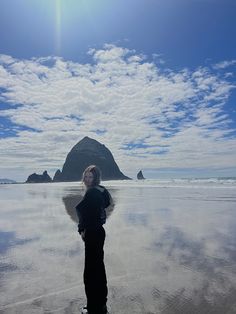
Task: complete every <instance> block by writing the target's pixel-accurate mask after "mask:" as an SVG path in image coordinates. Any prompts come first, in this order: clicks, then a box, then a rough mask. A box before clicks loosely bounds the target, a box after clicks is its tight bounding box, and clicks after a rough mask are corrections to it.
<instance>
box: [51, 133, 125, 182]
mask: <svg viewBox="0 0 236 314" xmlns="http://www.w3.org/2000/svg"><path fill="white" fill-rule="evenodd" d="M89 165H97V166H98V167H99V168H100V170H101V172H102V180H127V179H128V180H129V179H130V178H129V177H127V176H125V175H124V174H123V173H122V172H121V171H120V169H119V167H118V165H117V164H116V162H115V160H114V158H113V156H112V153H111V152H110V151H109V149H108V148H107V147H106V146H105V145H103V144H101V143H99V142H98V141H96V140H94V139H91V138H89V137H87V136H86V137H84V138H83V139H82V140H81V141H80V142H78V143H77V144H76V145H75V146H74V147H73V148H72V149H71V151H70V152H69V154H68V155H67V157H66V161H65V163H64V165H63V168H62V171H60V170H57V171H56V173H55V175H54V178H53V181H56V182H60V181H80V180H81V178H82V174H83V171H84V169H85V168H86V167H88V166H89Z"/></svg>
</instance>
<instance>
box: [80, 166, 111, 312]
mask: <svg viewBox="0 0 236 314" xmlns="http://www.w3.org/2000/svg"><path fill="white" fill-rule="evenodd" d="M83 182H84V184H85V186H86V193H85V195H84V197H83V199H82V200H81V202H80V203H79V204H78V205H77V206H76V212H77V215H78V218H79V225H78V231H79V233H80V235H81V237H82V239H83V241H84V243H85V264H84V285H85V293H86V297H87V306H86V307H85V308H84V310H83V313H86V310H87V313H88V314H105V313H107V307H106V303H107V294H108V289H107V278H106V271H105V265H104V251H103V246H104V241H105V237H106V233H105V230H104V228H103V224H104V223H105V222H106V211H105V208H106V207H108V206H109V205H110V194H109V192H108V191H107V189H106V188H105V187H103V186H101V185H99V183H100V171H99V169H98V168H97V167H96V166H89V167H88V168H86V169H85V171H84V173H83Z"/></svg>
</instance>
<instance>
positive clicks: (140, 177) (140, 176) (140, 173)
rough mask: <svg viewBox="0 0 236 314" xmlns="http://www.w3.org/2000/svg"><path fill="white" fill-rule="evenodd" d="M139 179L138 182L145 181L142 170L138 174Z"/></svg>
mask: <svg viewBox="0 0 236 314" xmlns="http://www.w3.org/2000/svg"><path fill="white" fill-rule="evenodd" d="M137 179H138V180H145V178H144V176H143V173H142V170H140V171H139V172H138V174H137Z"/></svg>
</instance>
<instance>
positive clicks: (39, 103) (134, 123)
mask: <svg viewBox="0 0 236 314" xmlns="http://www.w3.org/2000/svg"><path fill="white" fill-rule="evenodd" d="M89 55H90V57H91V58H92V62H91V63H90V64H89V63H88V64H80V63H76V62H71V61H66V60H63V59H62V58H57V57H47V58H32V59H31V60H17V59H14V58H12V57H10V56H6V55H1V56H0V88H2V93H1V96H0V97H1V98H0V99H1V101H2V102H3V103H4V102H5V103H8V104H9V105H11V106H12V107H11V108H9V109H4V110H1V112H0V115H1V116H2V117H4V118H8V119H9V120H10V121H11V122H12V123H14V125H15V126H14V130H15V132H16V133H17V136H14V137H7V138H2V139H1V140H0V145H1V152H0V160H1V165H2V169H1V176H2V175H3V174H4V177H5V176H7V174H8V173H14V169H15V173H16V176H17V175H18V174H19V173H21V174H22V175H24V177H22V180H24V179H25V178H26V176H27V175H28V174H29V173H32V172H35V171H38V172H39V171H42V170H44V169H48V170H49V171H51V175H53V171H55V170H56V169H57V168H62V165H63V162H64V160H65V157H66V155H67V153H68V152H69V150H70V149H71V148H72V146H73V145H75V144H76V143H77V142H78V141H79V140H81V139H82V138H83V137H84V136H86V135H87V136H90V137H92V138H95V139H96V140H98V141H100V142H102V143H104V144H105V145H106V146H107V147H108V148H109V149H110V150H111V151H112V153H113V155H114V157H115V159H116V161H117V163H118V165H119V166H120V168H121V170H122V171H123V172H124V173H127V174H129V175H135V174H136V172H137V171H138V170H139V169H141V168H142V169H145V168H167V167H170V168H173V167H183V168H184V167H187V168H191V167H201V168H204V167H207V168H209V167H210V168H217V167H235V166H236V164H235V158H234V157H235V153H236V145H235V144H236V141H235V138H232V136H231V137H230V138H229V137H227V136H228V135H229V134H230V133H232V131H233V130H231V129H230V128H229V126H228V125H229V122H230V117H229V116H228V114H227V112H226V111H225V108H224V105H225V103H226V101H227V99H228V97H229V95H230V91H231V89H232V88H233V85H232V84H231V83H230V82H229V81H226V79H225V77H224V78H223V77H222V78H221V77H219V75H216V74H214V73H213V72H211V71H210V69H208V68H202V67H199V68H198V69H196V70H195V71H190V70H188V69H183V70H182V71H178V72H177V71H172V70H170V69H165V70H161V69H160V68H159V67H158V66H157V65H156V64H155V63H154V62H148V61H145V58H144V56H142V55H138V54H137V53H136V52H135V51H130V50H128V49H124V48H122V47H116V46H114V45H105V46H104V48H103V49H101V50H95V49H93V50H90V51H89ZM16 104H18V105H20V106H15V105H16ZM0 131H1V129H0ZM96 131H101V132H97V133H96ZM128 144H144V146H141V147H137V145H135V146H134V147H133V148H132V149H129V150H125V149H124V147H126V145H128Z"/></svg>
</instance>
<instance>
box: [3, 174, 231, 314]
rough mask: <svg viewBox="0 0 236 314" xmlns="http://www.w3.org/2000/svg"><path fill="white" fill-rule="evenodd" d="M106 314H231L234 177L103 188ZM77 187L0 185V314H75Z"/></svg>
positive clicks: (79, 284) (79, 266)
mask: <svg viewBox="0 0 236 314" xmlns="http://www.w3.org/2000/svg"><path fill="white" fill-rule="evenodd" d="M102 184H103V185H105V186H106V187H107V188H108V189H109V191H110V193H111V195H112V197H113V200H114V207H113V208H110V209H109V212H108V219H107V222H106V224H105V226H104V227H105V230H106V235H107V236H106V242H105V248H104V250H105V265H106V272H107V279H108V288H109V296H108V309H109V312H110V313H111V314H112V313H114V314H121V313H124V314H134V313H140V314H141V313H142V314H157V313H161V314H195V313H199V314H206V313H212V314H234V313H236V219H235V217H236V206H235V205H236V178H207V179H194V178H192V179H168V180H167V179H165V180H164V179H163V180H141V181H138V180H132V181H107V182H103V183H102ZM83 193H84V190H83V188H82V186H81V183H79V182H78V183H77V182H68V183H47V184H1V185H0V217H1V219H0V261H1V266H0V313H1V314H3V313H4V314H6V313H7V314H8V313H24V314H27V313H29V314H35V313H36V314H37V313H79V311H80V308H81V307H82V306H83V305H84V304H85V303H86V298H85V293H84V287H83V263H84V244H83V242H82V241H81V239H80V236H79V234H78V232H77V217H76V214H75V210H74V206H75V205H76V204H77V203H78V202H79V201H80V199H81V198H82V196H83Z"/></svg>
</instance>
